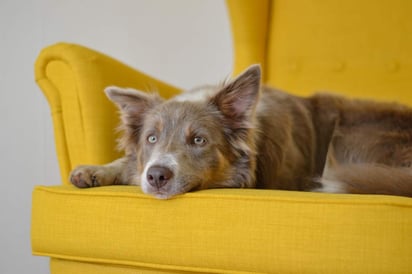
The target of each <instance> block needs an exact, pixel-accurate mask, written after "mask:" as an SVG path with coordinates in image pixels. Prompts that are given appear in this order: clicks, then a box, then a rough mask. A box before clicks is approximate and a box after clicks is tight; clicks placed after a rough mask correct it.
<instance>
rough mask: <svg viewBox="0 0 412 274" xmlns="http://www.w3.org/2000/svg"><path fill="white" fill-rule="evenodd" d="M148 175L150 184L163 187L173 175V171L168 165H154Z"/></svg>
mask: <svg viewBox="0 0 412 274" xmlns="http://www.w3.org/2000/svg"><path fill="white" fill-rule="evenodd" d="M146 177H147V181H148V182H149V184H151V185H152V186H154V187H157V188H161V187H162V186H164V185H165V184H167V182H168V181H169V179H170V178H172V177H173V172H172V171H171V170H170V169H168V168H167V167H163V166H152V167H150V168H149V169H148V170H147V175H146Z"/></svg>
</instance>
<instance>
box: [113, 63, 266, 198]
mask: <svg viewBox="0 0 412 274" xmlns="http://www.w3.org/2000/svg"><path fill="white" fill-rule="evenodd" d="M259 85H260V67H259V66H257V65H255V66H251V67H250V68H249V69H247V70H246V71H245V72H243V73H242V74H241V75H240V76H238V77H237V78H235V79H234V80H232V81H229V82H227V83H225V84H224V85H222V86H219V87H215V88H212V89H210V88H208V89H207V90H201V89H199V90H197V91H193V92H188V93H183V94H182V95H178V96H177V97H175V98H172V99H170V100H166V101H165V100H163V99H161V98H160V97H159V96H157V95H156V94H149V93H144V92H139V91H136V90H132V89H121V88H117V87H109V88H107V89H106V93H107V95H108V97H109V98H110V99H111V100H112V101H113V102H115V103H116V105H117V106H118V107H119V109H120V112H121V117H122V129H123V130H124V135H123V137H122V139H121V140H120V144H121V146H122V148H123V149H125V151H126V154H129V155H132V158H136V169H137V172H136V174H137V175H136V176H138V177H140V178H139V180H140V184H141V187H142V189H143V191H144V192H145V193H148V194H151V195H153V196H155V197H157V198H161V199H167V198H170V197H172V196H174V195H177V194H181V193H185V192H188V191H191V190H197V189H206V188H218V187H252V186H253V185H254V179H255V177H254V172H255V143H254V137H253V131H254V126H253V124H254V116H255V115H254V113H255V108H256V104H257V101H258V97H259V89H260V88H259Z"/></svg>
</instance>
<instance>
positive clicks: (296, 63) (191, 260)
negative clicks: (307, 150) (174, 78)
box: [31, 0, 412, 274]
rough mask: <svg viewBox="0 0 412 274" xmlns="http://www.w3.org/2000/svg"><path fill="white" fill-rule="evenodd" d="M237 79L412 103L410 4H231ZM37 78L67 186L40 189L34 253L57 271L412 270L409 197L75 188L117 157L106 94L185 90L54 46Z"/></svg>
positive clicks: (285, 0) (233, 0)
mask: <svg viewBox="0 0 412 274" xmlns="http://www.w3.org/2000/svg"><path fill="white" fill-rule="evenodd" d="M227 3H228V8H229V9H228V10H229V14H230V18H231V22H232V30H233V39H234V49H235V64H234V66H235V68H234V70H235V73H238V72H240V71H241V70H243V69H244V68H245V67H246V66H248V65H250V64H251V63H256V62H259V63H261V64H262V66H263V68H264V82H265V83H268V84H270V85H274V86H278V87H280V88H283V89H286V90H289V91H291V92H294V93H296V94H302V95H306V94H309V93H311V92H313V91H314V90H333V91H336V92H342V93H345V94H347V95H349V96H356V97H373V98H375V99H378V100H381V99H389V100H397V101H400V102H403V103H408V104H412V96H410V91H411V90H412V89H411V87H412V77H411V76H410V75H412V71H411V70H412V66H411V64H412V60H411V59H412V17H411V16H410V11H411V10H412V2H411V1H408V0H382V1H374V2H371V1H355V0H347V1H338V0H319V1H309V0H276V1H269V0H259V1H255V0H228V1H227ZM35 72H36V81H37V83H38V84H39V86H40V87H41V89H42V91H43V92H44V94H45V96H46V98H47V99H48V101H49V104H50V108H51V114H52V117H53V124H54V129H55V139H56V148H57V153H58V159H59V164H60V170H61V175H62V182H63V185H60V186H53V187H42V186H39V187H36V188H35V189H34V191H33V207H32V230H31V239H32V249H33V253H34V254H36V255H41V256H49V257H51V273H60V274H61V273H82V274H83V273H86V274H89V273H99V274H102V273H103V274H105V273H125V274H128V273H182V272H188V273H192V272H200V273H316V274H318V273H362V274H363V273H385V274H386V273H411V272H412V260H411V256H412V233H411V231H412V199H410V198H404V197H396V196H393V197H389V196H378V195H332V194H317V193H301V192H283V191H273V190H245V189H220V190H207V191H199V192H194V193H188V194H185V195H182V196H179V197H176V198H174V199H172V200H168V201H160V200H155V199H153V198H151V197H149V196H146V195H144V194H143V193H141V191H140V189H139V188H138V187H132V186H112V187H101V188H92V189H76V188H74V187H72V186H70V185H67V177H68V174H69V171H70V170H71V169H72V168H73V167H74V166H75V165H77V164H81V163H84V164H102V163H106V162H109V161H111V160H113V159H115V158H116V157H118V156H119V153H118V152H117V151H116V149H115V138H116V134H115V131H114V128H115V127H116V125H117V123H118V117H117V113H116V110H115V108H114V107H113V105H112V104H111V103H110V102H109V101H108V100H107V99H106V97H105V95H104V94H103V89H104V87H105V86H108V85H119V86H128V87H134V88H138V89H143V90H145V89H147V87H153V86H154V87H156V88H157V89H158V90H159V92H160V94H161V95H162V96H164V97H169V96H171V95H173V94H175V93H177V92H179V90H178V89H177V88H175V87H172V86H170V85H167V84H165V83H163V82H161V81H159V80H156V79H154V78H152V77H150V76H148V75H145V74H143V73H141V72H138V71H135V70H134V69H132V68H130V67H128V66H125V65H124V64H121V63H120V62H118V61H116V60H114V59H112V58H110V57H108V56H106V55H104V54H101V53H98V52H96V51H93V50H91V49H87V48H85V47H82V46H79V45H73V44H66V43H59V44H57V45H53V46H50V47H48V48H45V49H44V50H43V51H42V52H41V53H40V55H39V57H38V60H37V62H36V67H35Z"/></svg>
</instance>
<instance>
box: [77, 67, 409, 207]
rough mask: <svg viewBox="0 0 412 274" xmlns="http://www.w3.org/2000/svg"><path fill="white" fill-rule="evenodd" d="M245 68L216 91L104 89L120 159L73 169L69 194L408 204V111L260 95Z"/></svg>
mask: <svg viewBox="0 0 412 274" xmlns="http://www.w3.org/2000/svg"><path fill="white" fill-rule="evenodd" d="M260 82H261V70H260V66H259V65H253V66H251V67H249V68H248V69H246V70H245V71H244V72H243V73H241V74H240V75H239V76H238V77H236V78H234V79H232V80H228V81H226V82H224V83H223V84H221V85H218V86H206V87H203V88H199V89H196V90H192V91H188V92H184V93H182V94H179V95H177V96H176V97H174V98H172V99H169V100H163V99H162V98H161V97H160V96H158V95H157V94H155V93H145V92H140V91H136V90H133V89H123V88H118V87H108V88H106V89H105V92H106V94H107V96H108V98H109V99H110V100H112V101H113V102H114V103H115V104H116V105H117V106H118V108H119V110H120V113H121V121H122V123H121V130H122V131H123V136H122V137H121V138H120V140H119V147H120V148H121V149H123V150H124V151H125V157H124V158H121V159H118V160H116V161H114V162H112V163H109V164H107V165H103V166H84V165H83V166H78V167H77V168H75V169H74V170H73V171H72V172H71V175H70V181H71V183H72V184H73V185H75V186H77V187H81V188H83V187H94V186H106V185H118V184H123V185H140V186H141V188H142V190H143V192H145V193H147V194H150V195H152V196H154V197H156V198H159V199H169V198H171V197H173V196H175V195H179V194H183V193H186V192H189V191H195V190H202V189H209V188H263V189H279V190H296V191H314V192H327V193H355V194H386V195H400V196H408V197H412V168H411V164H412V109H411V108H408V107H406V106H403V105H399V104H395V103H378V102H372V101H366V100H353V99H347V98H344V97H341V96H337V95H331V94H326V93H325V94H323V93H319V94H315V95H313V96H311V97H298V96H294V95H290V94H287V93H285V92H283V91H280V90H276V89H272V88H268V87H264V86H263V87H261V84H260Z"/></svg>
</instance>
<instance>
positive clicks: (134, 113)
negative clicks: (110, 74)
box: [104, 86, 163, 149]
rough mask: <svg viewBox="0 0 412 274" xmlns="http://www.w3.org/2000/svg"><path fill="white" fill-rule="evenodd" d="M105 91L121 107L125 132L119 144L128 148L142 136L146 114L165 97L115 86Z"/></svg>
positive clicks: (122, 126)
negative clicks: (141, 131)
mask: <svg viewBox="0 0 412 274" xmlns="http://www.w3.org/2000/svg"><path fill="white" fill-rule="evenodd" d="M104 91H105V93H106V95H107V97H109V99H110V100H111V101H113V102H114V103H115V104H116V105H117V106H118V108H119V109H120V113H121V119H122V125H121V126H120V130H123V131H124V133H125V134H124V136H123V138H122V139H121V140H120V141H119V146H120V148H123V149H127V147H128V145H129V144H132V143H133V142H135V141H136V140H137V138H138V136H140V130H141V128H142V126H143V117H144V114H145V113H147V111H148V110H150V109H152V108H153V107H155V106H156V105H158V104H160V103H161V102H162V101H163V99H161V97H160V96H159V95H157V94H156V93H146V92H141V91H138V90H134V89H124V88H119V87H115V86H111V87H107V88H106V89H105V90H104Z"/></svg>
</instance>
